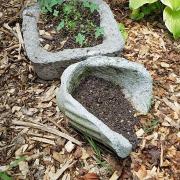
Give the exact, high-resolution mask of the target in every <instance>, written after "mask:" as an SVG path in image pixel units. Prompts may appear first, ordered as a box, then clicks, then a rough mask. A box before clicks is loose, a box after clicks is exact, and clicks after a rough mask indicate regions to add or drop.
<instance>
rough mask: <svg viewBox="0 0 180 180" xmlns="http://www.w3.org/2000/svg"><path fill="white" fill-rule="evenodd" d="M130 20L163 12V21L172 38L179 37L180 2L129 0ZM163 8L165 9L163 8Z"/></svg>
mask: <svg viewBox="0 0 180 180" xmlns="http://www.w3.org/2000/svg"><path fill="white" fill-rule="evenodd" d="M129 6H130V8H131V9H132V14H131V18H132V19H136V20H139V19H142V18H143V17H144V16H146V15H149V14H151V13H152V12H155V11H156V10H162V9H164V10H163V20H164V22H165V25H166V27H167V28H168V30H169V31H170V32H171V33H172V34H173V36H174V38H175V39H177V38H179V37H180V0H130V1H129ZM164 7H165V8H164Z"/></svg>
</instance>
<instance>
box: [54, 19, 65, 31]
mask: <svg viewBox="0 0 180 180" xmlns="http://www.w3.org/2000/svg"><path fill="white" fill-rule="evenodd" d="M64 26H65V24H64V20H62V21H61V22H60V23H59V25H58V26H57V28H56V29H57V31H59V30H61V29H63V28H64Z"/></svg>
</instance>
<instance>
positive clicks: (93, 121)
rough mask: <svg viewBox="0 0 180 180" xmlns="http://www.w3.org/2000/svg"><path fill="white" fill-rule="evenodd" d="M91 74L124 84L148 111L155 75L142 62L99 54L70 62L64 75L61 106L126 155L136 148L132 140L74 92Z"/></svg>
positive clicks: (142, 109)
mask: <svg viewBox="0 0 180 180" xmlns="http://www.w3.org/2000/svg"><path fill="white" fill-rule="evenodd" d="M90 74H93V75H94V76H97V77H100V78H103V79H105V80H108V81H112V82H113V83H115V84H118V85H120V86H121V87H122V89H123V92H124V94H125V97H126V98H127V99H128V100H129V101H130V102H131V104H132V105H133V107H134V108H135V109H136V110H137V111H138V112H141V113H144V114H146V113H147V112H148V110H149V108H150V105H151V99H152V79H151V76H150V74H149V73H148V72H147V70H146V69H145V68H144V67H143V66H142V65H140V64H137V63H134V62H130V61H128V60H125V59H123V58H118V57H106V56H98V57H90V58H88V59H87V60H85V61H82V62H79V63H76V64H73V65H71V66H69V67H68V68H67V69H66V70H65V71H64V73H63V74H62V77H61V86H60V88H59V90H58V92H57V104H58V107H59V109H60V110H61V111H62V112H63V113H64V114H65V115H66V116H67V117H69V118H70V119H71V121H70V122H71V124H72V125H73V126H74V127H75V128H76V129H78V130H79V131H81V132H83V133H85V134H87V135H90V136H92V137H93V138H94V139H96V140H97V141H99V142H101V143H103V144H104V145H106V146H108V147H110V148H111V149H113V150H114V151H115V152H116V153H117V154H118V155H119V156H120V157H122V158H124V157H126V156H128V155H129V153H130V152H131V149H132V145H131V143H130V142H129V140H128V139H126V138H125V137H123V136H122V135H121V134H118V133H116V132H114V131H112V130H111V129H110V128H109V127H108V126H106V125H105V124H104V123H103V122H102V121H101V120H100V119H98V118H97V117H95V116H94V115H93V114H91V113H90V112H88V111H87V110H86V108H85V107H83V106H82V105H81V104H80V103H79V102H78V101H77V100H75V99H74V98H73V97H72V95H71V93H72V92H73V90H74V89H75V88H76V87H77V86H78V84H79V82H80V80H81V79H83V78H85V77H86V76H88V75H90Z"/></svg>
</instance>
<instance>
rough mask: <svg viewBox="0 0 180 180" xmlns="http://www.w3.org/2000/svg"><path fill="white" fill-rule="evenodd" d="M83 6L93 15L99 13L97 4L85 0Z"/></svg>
mask: <svg viewBox="0 0 180 180" xmlns="http://www.w3.org/2000/svg"><path fill="white" fill-rule="evenodd" d="M83 6H84V7H86V8H89V9H90V11H91V13H93V12H94V11H97V10H98V9H99V7H98V5H97V4H96V3H91V2H89V1H87V0H85V1H84V2H83Z"/></svg>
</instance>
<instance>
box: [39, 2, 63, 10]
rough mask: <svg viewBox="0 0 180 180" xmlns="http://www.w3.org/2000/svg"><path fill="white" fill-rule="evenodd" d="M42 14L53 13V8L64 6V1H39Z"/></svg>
mask: <svg viewBox="0 0 180 180" xmlns="http://www.w3.org/2000/svg"><path fill="white" fill-rule="evenodd" d="M38 1H39V4H40V8H41V12H42V13H47V12H53V7H54V6H55V5H57V4H62V3H63V0H38Z"/></svg>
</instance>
